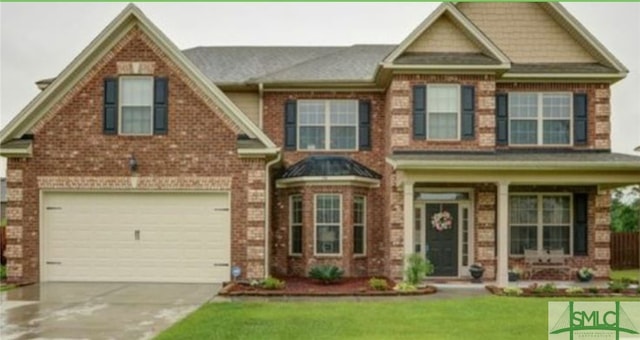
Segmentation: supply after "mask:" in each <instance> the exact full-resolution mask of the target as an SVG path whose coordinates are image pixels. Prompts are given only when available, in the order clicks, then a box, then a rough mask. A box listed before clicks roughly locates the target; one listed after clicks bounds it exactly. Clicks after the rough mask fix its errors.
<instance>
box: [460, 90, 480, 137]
mask: <svg viewBox="0 0 640 340" xmlns="http://www.w3.org/2000/svg"><path fill="white" fill-rule="evenodd" d="M461 91H462V95H461V97H462V98H461V106H462V122H461V128H462V139H474V136H475V124H474V119H475V117H474V116H475V114H476V103H475V102H476V98H475V97H476V96H475V87H473V86H462V88H461Z"/></svg>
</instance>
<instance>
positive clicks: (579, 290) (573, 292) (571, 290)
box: [566, 287, 584, 294]
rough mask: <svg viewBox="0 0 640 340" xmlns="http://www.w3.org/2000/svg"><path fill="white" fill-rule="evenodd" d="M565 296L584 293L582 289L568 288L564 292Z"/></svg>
mask: <svg viewBox="0 0 640 340" xmlns="http://www.w3.org/2000/svg"><path fill="white" fill-rule="evenodd" d="M566 293H567V294H582V293H584V289H583V288H582V287H569V288H567V290H566Z"/></svg>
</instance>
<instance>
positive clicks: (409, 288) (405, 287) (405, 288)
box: [393, 282, 418, 292]
mask: <svg viewBox="0 0 640 340" xmlns="http://www.w3.org/2000/svg"><path fill="white" fill-rule="evenodd" d="M393 290H395V291H398V292H415V291H416V290H418V288H417V287H416V286H415V285H414V284H411V283H409V282H400V283H398V284H397V285H396V286H395V287H393Z"/></svg>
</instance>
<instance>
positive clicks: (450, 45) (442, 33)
mask: <svg viewBox="0 0 640 340" xmlns="http://www.w3.org/2000/svg"><path fill="white" fill-rule="evenodd" d="M405 52H409V53H429V52H436V53H438V52H440V53H480V52H482V51H481V50H480V48H478V46H477V45H476V44H475V43H474V42H473V41H471V40H470V39H469V37H468V36H467V35H465V34H464V33H463V32H462V30H461V29H460V28H458V27H457V26H456V25H455V24H454V23H453V22H452V21H451V19H449V16H448V15H443V16H441V17H440V18H438V20H436V21H435V22H434V23H433V24H432V25H431V26H430V27H429V28H428V29H427V30H425V31H424V32H422V34H421V35H420V36H418V37H417V38H416V40H415V41H414V42H413V43H412V44H411V45H409V47H407V49H406V50H405Z"/></svg>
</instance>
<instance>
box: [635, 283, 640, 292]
mask: <svg viewBox="0 0 640 340" xmlns="http://www.w3.org/2000/svg"><path fill="white" fill-rule="evenodd" d="M636 293H638V294H640V285H638V288H637V289H636Z"/></svg>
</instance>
